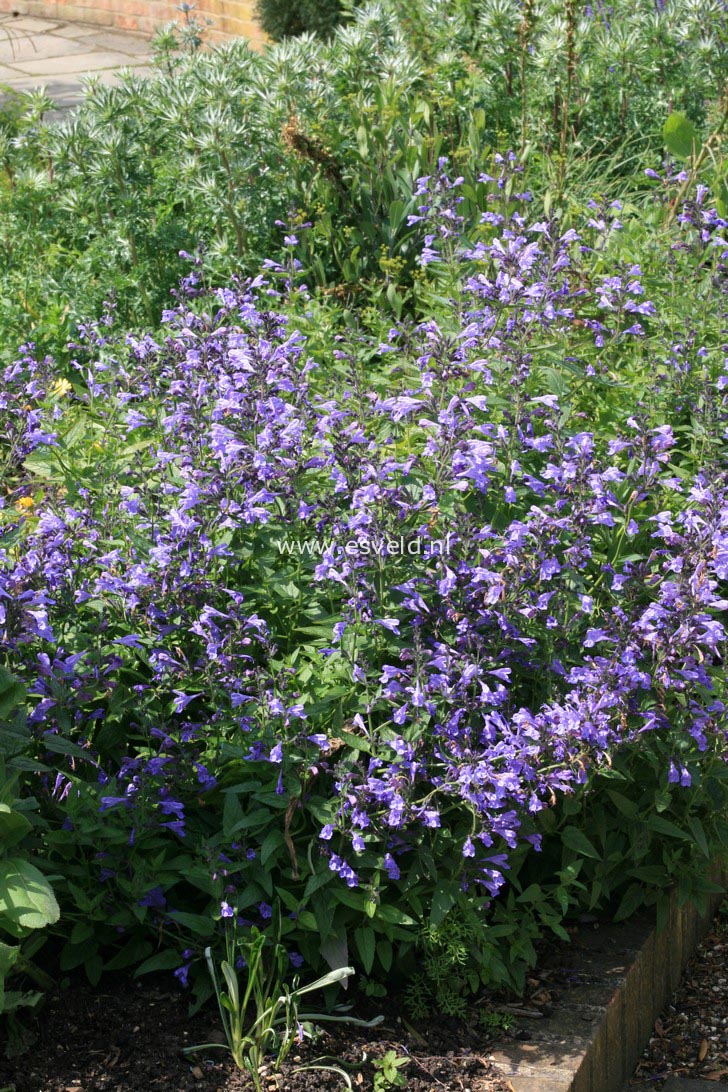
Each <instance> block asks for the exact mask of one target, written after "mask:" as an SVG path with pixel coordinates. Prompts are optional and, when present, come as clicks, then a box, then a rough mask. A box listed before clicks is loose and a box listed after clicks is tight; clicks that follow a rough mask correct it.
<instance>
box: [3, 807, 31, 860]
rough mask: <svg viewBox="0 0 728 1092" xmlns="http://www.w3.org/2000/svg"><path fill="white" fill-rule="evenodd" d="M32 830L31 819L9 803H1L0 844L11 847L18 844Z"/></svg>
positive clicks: (7, 847) (6, 847)
mask: <svg viewBox="0 0 728 1092" xmlns="http://www.w3.org/2000/svg"><path fill="white" fill-rule="evenodd" d="M29 830H30V821H29V820H28V819H26V817H25V816H24V815H22V814H21V813H20V812H19V811H15V810H14V809H13V808H11V807H10V806H9V804H0V846H3V847H4V848H5V849H9V848H10V846H14V845H17V843H18V842H19V841H21V839H22V838H24V837H25V835H26V834H27V833H28V831H29Z"/></svg>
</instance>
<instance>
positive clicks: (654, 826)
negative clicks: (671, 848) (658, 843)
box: [647, 815, 690, 842]
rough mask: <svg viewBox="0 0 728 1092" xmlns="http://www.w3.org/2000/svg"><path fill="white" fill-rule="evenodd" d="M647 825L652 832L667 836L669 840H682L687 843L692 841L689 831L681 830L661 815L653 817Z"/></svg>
mask: <svg viewBox="0 0 728 1092" xmlns="http://www.w3.org/2000/svg"><path fill="white" fill-rule="evenodd" d="M647 825H648V827H649V828H650V830H654V831H656V832H657V833H658V834H666V835H667V836H668V838H682V840H683V841H685V842H689V841H690V835H689V834H688V833H687V831H685V830H681V829H680V827H678V826H677V825H676V824H675V823H673V822H671V821H670V820H669V819H664V818H663V817H662V816H661V815H651V816H650V817H649V819H648V820H647Z"/></svg>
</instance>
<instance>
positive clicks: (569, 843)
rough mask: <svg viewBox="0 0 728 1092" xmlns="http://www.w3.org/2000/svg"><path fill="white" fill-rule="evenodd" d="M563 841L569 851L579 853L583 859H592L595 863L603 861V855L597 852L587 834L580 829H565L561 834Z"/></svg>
mask: <svg viewBox="0 0 728 1092" xmlns="http://www.w3.org/2000/svg"><path fill="white" fill-rule="evenodd" d="M561 840H562V842H563V843H564V845H565V846H566V847H567V849H571V850H573V851H574V853H578V854H579V856H581V857H592V858H593V859H594V860H595V861H600V860H601V854H600V853H598V852H597V851H596V849H595V848H594V846H593V845H592V844H591V842H590V841H589V839H588V838H587V836H586V834H584V832H583V831H581V830H579V828H578V827H564V829H563V831H562V832H561Z"/></svg>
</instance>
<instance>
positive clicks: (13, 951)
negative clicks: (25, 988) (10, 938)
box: [0, 944, 20, 1015]
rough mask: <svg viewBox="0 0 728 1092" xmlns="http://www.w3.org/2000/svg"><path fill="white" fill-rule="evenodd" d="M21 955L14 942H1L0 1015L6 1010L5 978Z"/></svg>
mask: <svg viewBox="0 0 728 1092" xmlns="http://www.w3.org/2000/svg"><path fill="white" fill-rule="evenodd" d="M19 955H20V948H19V947H17V946H16V945H12V944H0V1015H2V1013H3V1012H4V1011H5V980H6V979H7V977H8V976H9V974H10V972H11V970H12V969H13V967H14V966H15V963H16V961H17V959H18V956H19Z"/></svg>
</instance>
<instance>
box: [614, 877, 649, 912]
mask: <svg viewBox="0 0 728 1092" xmlns="http://www.w3.org/2000/svg"><path fill="white" fill-rule="evenodd" d="M644 901H645V890H644V888H643V886H642V884H639V883H632V884H630V885H629V887H628V888H627V890H626V891H625V893H624V895H623V896H622V901H621V902H620V904H619V906H618V907H617V912H616V914H615V915H614V920H615V921H623V920H624V919H625V918H629V917H631V916H632V914H634V912H635V910H639V908H640V906H642V905H643V903H644Z"/></svg>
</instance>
